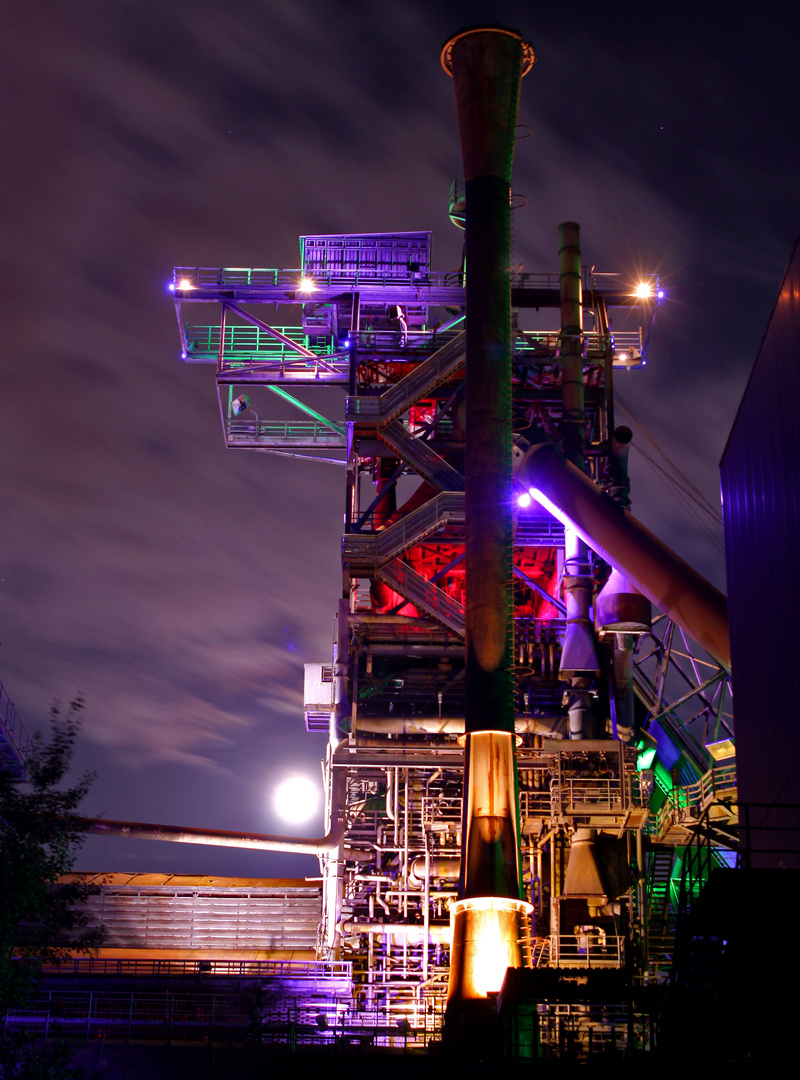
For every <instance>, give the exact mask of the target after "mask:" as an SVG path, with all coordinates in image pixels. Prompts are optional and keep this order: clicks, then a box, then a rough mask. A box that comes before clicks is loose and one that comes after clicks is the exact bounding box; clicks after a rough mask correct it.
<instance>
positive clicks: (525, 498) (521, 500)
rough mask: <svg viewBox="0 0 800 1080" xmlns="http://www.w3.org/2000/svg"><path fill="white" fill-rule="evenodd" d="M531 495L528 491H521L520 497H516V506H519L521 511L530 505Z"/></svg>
mask: <svg viewBox="0 0 800 1080" xmlns="http://www.w3.org/2000/svg"><path fill="white" fill-rule="evenodd" d="M532 498H533V497H532V495H531V494H530V492H528V491H523V492H522V494H521V495H517V506H521V507H522V509H523V510H524V509H526V507H528V506H530V505H531V501H532Z"/></svg>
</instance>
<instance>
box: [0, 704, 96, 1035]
mask: <svg viewBox="0 0 800 1080" xmlns="http://www.w3.org/2000/svg"><path fill="white" fill-rule="evenodd" d="M83 706H84V702H83V698H82V696H81V695H78V696H77V697H76V698H75V700H74V701H72V702H70V704H69V707H68V708H67V709H66V711H65V710H64V709H63V707H62V705H61V702H60V701H59V700H58V699H56V700H55V701H54V702H53V705H52V706H51V709H50V726H51V734H50V738H49V740H46V739H44V738H43V737H42V736H41V735H40V734H38V733H37V735H35V736H34V738H33V739H32V746H31V750H30V753H29V756H28V760H27V773H28V780H27V783H24V784H20V783H18V782H15V781H14V780H13V779H12V778H11V777H10V776H9V775H8V774H7V773H6V772H5V771H2V770H0V897H1V898H2V901H1V902H0V1016H2V1015H4V1014H5V1013H6V1012H8V1010H9V1009H11V1008H14V1007H15V1006H17V1005H19V1004H20V1003H21V1002H23V1001H24V1000H25V998H26V996H27V995H28V994H29V992H30V990H31V987H32V984H33V982H34V980H35V978H36V975H37V974H38V972H39V971H40V969H41V966H42V964H44V963H52V962H54V961H56V960H58V959H60V958H61V957H63V956H65V955H66V954H67V953H68V952H69V951H70V950H77V951H81V952H90V951H91V950H92V949H94V948H96V947H97V946H98V945H99V944H100V943H101V942H102V937H103V931H102V929H99V930H98V929H97V928H94V929H91V928H87V923H88V918H87V916H86V914H85V913H84V911H83V910H82V906H81V902H82V901H83V900H85V899H86V896H87V895H88V892H89V891H90V890H89V889H88V888H87V887H86V886H84V885H82V884H79V883H68V884H63V883H59V881H58V879H59V877H61V876H62V875H63V874H67V873H69V871H70V870H71V869H72V866H73V865H74V862H75V858H76V856H77V853H78V849H79V848H80V846H81V843H82V841H83V833H82V819H81V817H80V815H79V814H78V813H77V810H78V807H79V805H80V803H81V801H82V800H83V798H84V797H85V796H86V794H87V792H88V791H89V788H90V787H91V784H92V781H93V780H94V773H90V772H87V773H84V774H83V775H82V776H80V777H79V778H78V780H77V782H76V783H74V784H73V785H72V786H71V787H70V786H66V785H65V778H66V776H67V773H68V772H69V768H70V765H71V762H72V757H73V753H74V749H75V739H76V737H77V735H78V732H79V730H80V724H81V717H80V714H81V711H82V710H83Z"/></svg>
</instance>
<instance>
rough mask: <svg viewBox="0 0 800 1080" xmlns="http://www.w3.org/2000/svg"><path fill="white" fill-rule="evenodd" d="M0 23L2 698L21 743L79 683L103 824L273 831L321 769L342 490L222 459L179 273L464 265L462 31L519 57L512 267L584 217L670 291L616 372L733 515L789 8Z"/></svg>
mask: <svg viewBox="0 0 800 1080" xmlns="http://www.w3.org/2000/svg"><path fill="white" fill-rule="evenodd" d="M4 9H5V14H4V20H3V21H4V26H5V29H4V32H3V34H2V35H0V50H2V62H1V63H0V78H1V79H2V80H3V82H4V84H5V85H4V86H3V94H2V100H3V102H4V109H3V118H2V124H3V132H2V146H3V154H2V165H0V169H2V193H1V196H2V198H1V202H0V205H2V210H3V218H4V228H3V229H2V232H1V233H0V246H2V255H3V263H4V266H3V299H4V317H3V321H2V328H3V345H2V375H3V378H2V397H1V398H0V409H1V410H2V417H1V419H0V439H1V440H2V470H0V485H1V496H0V500H1V501H0V506H2V542H1V543H0V640H2V648H1V649H0V680H2V682H3V684H4V685H5V687H6V689H7V690H8V692H9V694H10V696H11V698H12V699H13V700H14V701H15V702H16V704H17V707H18V709H19V711H20V713H21V715H22V717H23V720H24V721H25V722H26V724H27V726H28V727H29V728H31V729H32V728H34V727H36V726H37V725H38V724H39V723H40V722H41V720H42V718H43V717H44V716H45V715H46V712H47V709H48V706H49V702H50V700H51V698H52V697H53V696H54V695H60V696H61V697H63V698H65V699H69V697H70V696H71V695H73V694H74V693H75V692H76V691H78V690H81V691H82V692H83V693H84V694H85V695H86V698H87V712H86V722H85V727H84V733H83V735H82V737H81V746H80V753H79V762H78V764H79V766H80V767H81V768H92V769H96V770H97V772H98V779H97V782H96V784H95V786H94V788H93V790H92V792H91V794H90V796H89V798H88V800H87V802H86V805H85V809H86V811H87V812H88V813H91V814H99V813H103V814H105V816H107V817H110V818H123V819H125V818H127V819H131V820H139V821H155V822H166V823H173V824H181V825H196V826H206V827H210V828H217V829H249V830H259V831H270V832H281V831H291V830H290V829H289V827H287V826H284V825H282V824H281V822H280V821H279V820H278V819H277V817H276V815H275V813H274V811H273V809H272V807H271V805H270V798H269V793H270V790H271V788H273V787H274V786H275V784H276V783H277V782H278V781H279V780H280V779H281V778H283V776H284V775H285V774H286V773H287V772H290V771H292V770H300V771H303V772H305V773H307V774H308V775H310V776H312V777H315V778H316V777H318V776H319V760H320V758H321V756H322V753H323V749H324V741H325V740H324V736H320V735H314V736H312V735H307V734H306V733H305V730H304V723H303V714H302V674H303V668H302V665H303V663H304V662H310V661H317V662H321V661H327V660H328V658H329V656H330V637H331V625H332V616H333V612H334V609H335V604H336V600H337V598H338V594H339V589H340V582H341V578H340V570H339V564H338V549H339V539H340V535H341V521H342V510H343V503H344V473H343V470H342V469H340V468H338V467H336V466H330V465H322V464H310V463H304V462H297V461H291V460H288V459H280V458H273V457H268V456H265V455H260V454H255V453H248V452H246V451H226V450H225V448H224V445H223V441H222V435H221V431H220V423H219V414H218V408H217V402H216V394H215V389H214V377H213V368H212V367H210V366H196V367H192V366H187V365H184V364H183V363H182V362H181V360H180V353H179V342H178V335H177V328H176V324H175V317H174V309H173V306H172V303H171V298H170V294H169V293H168V292H167V289H166V285H167V281H168V279H169V277H170V273H171V268H172V266H173V265H175V264H178V265H186V266H194V265H200V266H221V265H227V266H262V267H263V266H266V267H295V266H297V265H298V263H299V255H298V245H297V238H298V236H300V235H301V234H304V233H314V232H322V233H324V232H330V233H336V232H370V231H374V232H391V231H402V230H413V229H432V230H433V231H434V237H433V259H434V268H435V269H439V270H450V269H454V268H455V267H456V266H457V265H458V262H459V258H460V248H461V239H462V237H461V234H459V233H458V232H457V231H456V230H455V228H454V227H453V226H452V225H451V224H450V222H449V220H448V216H447V197H448V190H449V185H450V182H451V180H452V179H453V177H455V176H458V175H460V174H461V161H460V151H459V146H458V139H457V131H456V121H455V107H454V102H453V88H452V82H451V81H450V79H448V78H447V77H446V76H445V74H444V73H443V71H442V69H441V67H440V65H439V51H440V47H441V45H442V43H443V42H444V40H445V39H446V38H447V37H449V36H450V35H451V34H452V33H453V32H455V31H456V30H458V29H459V28H460V27H461V26H469V25H473V24H475V23H480V22H485V21H487V20H490V21H492V22H494V21H496V20H497V21H501V22H502V23H504V24H505V25H508V26H511V27H514V28H519V29H520V31H521V32H522V34H523V36H524V37H525V38H526V39H528V40H530V41H531V42H532V43H533V46H534V50H535V52H536V55H537V63H536V65H535V67H534V68H533V70H532V72H531V73H530V74H529V75H528V76H527V77H526V79H525V80H524V82H523V87H522V104H521V110H520V123H523V124H527V125H529V127H530V129H531V133H532V134H531V137H530V138H527V139H525V140H522V141H520V142H519V143H518V144H517V156H516V164H515V182H514V188H515V191H516V192H517V193H519V194H520V195H524V196H525V197H526V198H527V200H528V204H527V206H526V207H525V208H524V209H520V210H517V211H516V213H515V215H514V223H513V227H514V244H515V261H516V262H519V263H524V268H525V270H527V271H530V272H536V271H545V270H555V269H557V265H558V250H557V249H558V244H557V227H558V224H559V222H561V221H564V220H576V221H578V222H579V223H580V224H581V230H582V243H583V261H584V262H585V263H588V264H595V265H596V266H597V268H598V270H608V271H630V272H635V271H636V270H637V269H641V270H645V271H650V272H653V271H657V272H659V273H660V274H661V277H662V282H663V286H664V288H665V289H666V291H667V301H665V303H664V305H663V307H662V308H661V310H660V312H659V315H658V321H657V329H656V333H655V337H654V341H653V343H652V345H651V349H650V353H649V358H648V361H649V362H648V366H647V368H646V369H645V370H644V371H639V372H632V373H629V374H628V373H624V372H623V373H622V374H621V375H620V376H619V378H618V380H617V386H618V389H619V390H620V391H621V393H622V395H623V398H624V400H625V402H626V403H627V404H628V405H629V406H630V408H631V409H632V411H633V412H634V414H635V416H636V417H637V419H638V420H639V421H640V422H641V423H643V424H644V425H645V427H646V428H647V430H648V431H649V432H650V433H651V434H652V435H653V436H654V437H655V438H656V439H657V441H658V442H659V443H660V445H661V446H662V448H663V449H664V451H665V452H666V453H667V454H668V455H669V456H670V457H671V458H672V459H673V460H674V461H675V462H676V463H677V464H678V465H679V466H680V467H681V468H682V469H683V471H684V472H685V473H687V474H688V475H690V476H691V477H692V479H693V481H694V482H695V483H696V484H697V485H698V486H699V487H700V488H701V490H702V491H703V492H704V494H705V495H706V496H707V497H708V498H709V499H711V500H714V501H715V502H716V503H717V504H718V501H719V495H718V492H719V480H718V472H717V465H718V461H719V458H720V454H721V452H722V448H723V446H724V444H725V440H726V437H727V434H728V432H729V430H730V426H731V423H732V419H733V416H734V414H735V411H736V408H737V405H738V403H739V400H740V398H741V394H742V391H743V388H744V385H745V382H746V379H747V376H748V374H749V370H750V367H751V365H752V362H753V360H754V358H755V355H756V352H757V349H758V345H759V342H760V340H761V336H762V334H763V332H764V330H765V328H766V324H767V320H768V317H769V313H770V310H771V308H772V304H773V302H774V298H775V295H776V293H777V290H778V286H779V283H780V279H781V276H782V273H783V270H784V267H785V264H786V261H787V259H788V257H789V254H790V251H791V248H792V244H793V241H794V238H795V236H796V234H797V231H798V228H800V204H799V203H798V197H797V191H798V171H799V168H798V167H799V166H800V152H799V151H798V140H797V133H798V131H800V86H799V85H798V83H799V82H800V76H798V62H797V56H798V47H799V46H800V40H799V39H800V27H799V23H798V16H797V11H796V8H795V6H794V5H790V4H779V3H769V2H767V3H762V4H760V5H751V7H750V9H749V10H750V12H751V14H749V15H745V16H742V15H741V14H734V13H733V8H732V7H731V5H730V4H717V3H704V4H689V3H683V2H669V3H666V4H662V5H660V6H657V5H652V4H645V5H638V4H631V3H626V2H618V3H614V4H602V3H597V2H596V0H595V2H593V3H582V2H580V3H573V4H570V3H560V4H555V5H554V4H549V5H546V4H523V3H502V2H500V3H495V4H491V5H489V4H477V3H455V2H437V3H433V4H431V3H421V2H399V0H389V2H380V0H378V2H362V0H348V2H344V0H341V2H333V0H329V2H328V3H322V2H315V0H295V2H294V3H292V4H290V3H288V2H286V0H284V2H281V3H277V2H273V0H260V2H255V0H253V2H246V0H226V2H224V3H222V2H218V3H211V2H204V0H186V2H184V0H113V2H111V0H106V2H99V0H81V2H80V3H76V2H75V0H70V2H58V0H39V2H38V3H36V4H22V3H11V2H9V3H6V4H4ZM517 201H522V200H517ZM329 393H330V394H331V397H330V398H329V401H331V402H333V401H335V400H336V393H337V392H336V391H330V392H329ZM276 415H278V413H277V412H276ZM632 465H633V469H632V471H633V474H634V487H633V493H632V494H633V501H634V512H635V513H636V514H637V516H639V517H640V518H641V520H643V521H644V523H645V524H646V525H648V527H649V528H651V529H652V530H653V531H655V532H656V533H658V534H659V535H660V536H661V537H662V538H663V539H665V540H666V541H667V542H668V543H670V544H671V545H672V546H674V547H675V548H676V550H678V552H679V553H680V554H682V555H683V556H684V557H686V558H687V559H689V560H690V561H691V562H693V563H694V564H695V565H696V566H697V567H698V569H700V570H701V571H702V572H703V573H705V574H706V575H707V576H708V577H710V578H711V580H713V581H714V583H715V584H717V585H718V586H720V587H723V588H724V569H723V560H722V556H721V553H720V550H719V548H718V547H717V546H715V545H714V544H712V543H711V542H710V541H709V540H708V539H707V538H706V537H705V536H703V535H702V534H701V533H700V532H699V531H698V530H697V527H696V525H695V524H694V523H693V522H692V521H691V519H689V518H688V517H687V516H686V514H685V512H684V510H683V509H682V507H681V506H680V505H679V504H678V503H677V502H676V501H675V500H674V499H673V498H672V497H671V496H670V495H669V493H668V492H667V490H666V488H664V487H663V486H662V485H661V484H660V482H659V480H658V479H657V477H656V476H655V475H654V474H653V473H652V472H650V471H649V469H648V467H647V466H646V465H645V463H644V462H643V461H642V460H641V459H639V458H634V459H633V462H632ZM720 533H721V530H720ZM294 831H297V830H294ZM306 831H307V832H308V833H310V834H315V835H318V834H319V833H320V832H321V831H322V825H321V820H317V821H316V822H313V823H312V824H311V825H310V826H308V827H307V829H306ZM78 865H79V867H80V868H83V869H95V870H152V871H160V872H169V871H174V872H191V873H213V874H226V873H227V874H243V875H251V876H278V875H284V874H303V873H313V872H314V871H315V868H316V861H315V860H313V859H309V858H307V857H306V858H303V857H292V856H285V855H278V854H261V853H257V852H231V851H227V850H224V849H212V848H199V847H181V846H180V845H176V844H157V843H152V842H151V843H144V842H139V841H129V842H126V841H123V840H115V841H111V840H106V839H101V838H91V839H90V840H89V841H87V843H86V846H85V848H84V850H83V852H82V854H81V857H80V862H79V864H78Z"/></svg>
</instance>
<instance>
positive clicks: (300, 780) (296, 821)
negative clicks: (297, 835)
mask: <svg viewBox="0 0 800 1080" xmlns="http://www.w3.org/2000/svg"><path fill="white" fill-rule="evenodd" d="M318 806H319V788H318V787H317V785H316V784H315V783H314V782H313V781H312V780H309V779H308V778H307V777H305V776H290V777H289V779H288V780H284V781H283V783H282V784H279V785H278V788H277V790H276V792H275V808H276V810H277V811H278V813H279V814H280V816H281V817H282V818H283V820H284V821H288V822H290V824H292V825H301V824H302V823H303V822H304V821H308V820H309V819H310V818H312V817H313V816H314V814H316V812H317V807H318Z"/></svg>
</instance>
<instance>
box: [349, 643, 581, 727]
mask: <svg viewBox="0 0 800 1080" xmlns="http://www.w3.org/2000/svg"><path fill="white" fill-rule="evenodd" d="M462 651H463V650H462ZM563 723H564V716H563V714H562V715H559V716H518V717H517V718H516V719H515V721H514V731H515V733H516V734H517V735H530V734H534V733H535V734H539V735H549V734H551V733H552V732H553V731H554V730H556V729H557V728H558V727H559V725H562V726H563ZM357 725H358V730H359V731H370V732H374V733H375V734H383V735H463V734H464V729H465V722H464V717H463V716H444V717H442V716H408V717H402V716H386V717H366V718H365V717H362V716H359V718H358V721H357Z"/></svg>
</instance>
